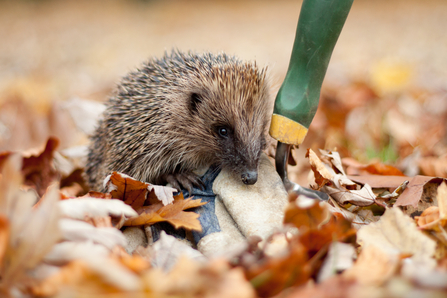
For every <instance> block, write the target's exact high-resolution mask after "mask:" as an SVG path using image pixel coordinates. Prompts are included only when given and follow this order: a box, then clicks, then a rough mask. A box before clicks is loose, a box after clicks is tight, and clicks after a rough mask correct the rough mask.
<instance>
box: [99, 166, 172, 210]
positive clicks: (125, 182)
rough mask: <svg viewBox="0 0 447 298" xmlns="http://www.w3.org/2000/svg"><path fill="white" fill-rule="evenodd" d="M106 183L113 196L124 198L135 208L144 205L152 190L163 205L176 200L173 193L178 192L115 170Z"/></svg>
mask: <svg viewBox="0 0 447 298" xmlns="http://www.w3.org/2000/svg"><path fill="white" fill-rule="evenodd" d="M104 184H105V185H106V189H107V190H108V192H110V193H111V194H112V197H113V198H115V199H119V200H122V201H123V202H124V203H126V204H127V205H130V206H132V208H134V209H135V210H137V209H139V208H141V207H143V205H144V203H145V202H146V199H147V198H148V195H149V194H150V193H151V192H153V193H154V194H155V197H156V198H157V199H158V200H159V201H161V202H162V203H163V205H168V204H170V203H172V202H173V201H174V197H173V194H174V193H175V192H177V190H176V189H174V188H172V187H168V186H161V185H152V184H150V183H146V182H142V181H138V180H136V179H134V178H132V177H130V176H128V175H126V174H123V173H118V172H113V173H112V174H111V175H110V176H108V177H106V179H105V180H104Z"/></svg>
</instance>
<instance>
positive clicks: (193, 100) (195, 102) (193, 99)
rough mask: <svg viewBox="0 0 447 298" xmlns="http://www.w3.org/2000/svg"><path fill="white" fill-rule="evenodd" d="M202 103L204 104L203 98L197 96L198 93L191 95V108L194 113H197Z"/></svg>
mask: <svg viewBox="0 0 447 298" xmlns="http://www.w3.org/2000/svg"><path fill="white" fill-rule="evenodd" d="M201 102H202V97H201V96H200V95H199V94H197V93H192V94H191V103H190V107H191V111H192V112H193V113H197V107H198V105H199V104H200V103H201Z"/></svg>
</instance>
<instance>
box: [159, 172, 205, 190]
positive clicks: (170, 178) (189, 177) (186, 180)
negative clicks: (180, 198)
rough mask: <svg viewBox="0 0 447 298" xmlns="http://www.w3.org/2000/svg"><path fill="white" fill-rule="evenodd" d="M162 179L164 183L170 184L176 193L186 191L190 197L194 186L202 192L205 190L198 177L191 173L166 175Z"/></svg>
mask: <svg viewBox="0 0 447 298" xmlns="http://www.w3.org/2000/svg"><path fill="white" fill-rule="evenodd" d="M164 178H165V179H164V180H165V181H166V182H168V183H170V184H171V185H172V187H174V188H176V189H177V190H178V191H181V190H182V189H186V190H188V193H189V195H191V193H192V189H193V187H194V186H196V187H198V188H200V189H202V190H203V189H204V188H205V185H204V184H203V182H202V180H201V179H200V177H199V176H197V175H196V174H194V173H192V172H182V173H172V174H167V175H165V177H164Z"/></svg>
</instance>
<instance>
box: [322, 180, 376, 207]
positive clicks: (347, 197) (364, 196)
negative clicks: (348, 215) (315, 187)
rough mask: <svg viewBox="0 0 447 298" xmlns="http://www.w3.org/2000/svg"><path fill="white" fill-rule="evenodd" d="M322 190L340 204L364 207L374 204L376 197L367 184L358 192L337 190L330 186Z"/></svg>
mask: <svg viewBox="0 0 447 298" xmlns="http://www.w3.org/2000/svg"><path fill="white" fill-rule="evenodd" d="M322 190H323V191H324V192H326V193H327V194H328V195H330V196H331V197H332V198H334V200H336V201H337V202H338V203H340V204H346V203H350V204H353V205H356V206H362V207H364V206H370V205H372V204H374V202H375V201H374V200H375V198H376V195H375V194H374V192H373V191H372V189H371V187H370V186H369V185H368V184H365V185H364V186H363V187H362V188H361V189H360V190H348V189H343V188H338V189H337V188H335V187H330V186H324V188H323V189H322Z"/></svg>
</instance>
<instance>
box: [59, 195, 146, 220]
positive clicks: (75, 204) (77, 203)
mask: <svg viewBox="0 0 447 298" xmlns="http://www.w3.org/2000/svg"><path fill="white" fill-rule="evenodd" d="M59 207H60V208H61V212H62V214H63V215H64V216H67V217H70V218H74V219H80V220H83V219H84V218H85V217H104V216H108V215H111V216H114V217H121V216H124V217H125V218H131V217H135V216H137V215H138V213H137V212H136V211H135V210H133V209H132V207H130V206H128V205H126V204H124V202H123V201H120V200H104V199H97V198H89V197H82V198H79V199H68V200H62V201H60V202H59Z"/></svg>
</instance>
